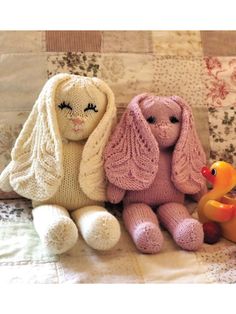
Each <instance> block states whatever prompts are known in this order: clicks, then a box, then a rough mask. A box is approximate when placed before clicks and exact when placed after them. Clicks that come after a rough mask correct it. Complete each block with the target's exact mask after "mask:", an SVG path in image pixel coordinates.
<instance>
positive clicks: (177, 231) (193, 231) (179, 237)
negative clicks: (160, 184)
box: [157, 203, 204, 251]
mask: <svg viewBox="0 0 236 314" xmlns="http://www.w3.org/2000/svg"><path fill="white" fill-rule="evenodd" d="M157 214H158V217H159V218H160V221H161V223H162V224H163V226H165V227H166V229H167V230H168V231H169V232H170V233H171V234H172V236H173V238H174V240H175V242H176V244H178V245H179V246H180V247H181V248H182V249H184V250H188V251H196V250H198V249H199V248H200V246H201V245H202V244H203V237H204V234H203V228H202V225H201V224H200V222H199V221H197V220H196V219H193V218H192V217H191V216H190V215H189V213H188V211H187V209H186V208H185V207H184V206H183V205H182V204H178V203H168V204H165V205H162V206H160V207H159V209H158V211H157Z"/></svg>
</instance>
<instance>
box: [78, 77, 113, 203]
mask: <svg viewBox="0 0 236 314" xmlns="http://www.w3.org/2000/svg"><path fill="white" fill-rule="evenodd" d="M91 80H92V82H93V84H94V85H95V87H96V88H97V89H98V90H99V91H101V92H103V93H104V94H105V95H106V97H107V107H106V111H105V114H104V116H103V117H102V119H101V121H100V123H99V124H98V126H97V127H96V128H95V130H94V131H93V132H92V133H91V135H90V136H89V138H88V140H87V142H86V144H85V147H84V150H83V155H82V160H81V163H80V174H79V182H80V185H81V187H82V189H83V191H84V193H85V194H86V195H87V196H88V197H89V198H90V199H93V200H96V201H105V200H106V176H105V171H104V160H103V151H104V148H105V146H106V143H107V141H108V138H109V136H110V134H111V132H112V130H113V127H114V125H115V124H116V106H115V99H114V94H113V92H112V91H111V89H110V87H109V86H108V85H107V84H106V83H105V82H103V81H102V80H100V79H98V78H91Z"/></svg>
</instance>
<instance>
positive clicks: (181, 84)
mask: <svg viewBox="0 0 236 314" xmlns="http://www.w3.org/2000/svg"><path fill="white" fill-rule="evenodd" d="M203 73H204V64H203V59H202V58H200V57H199V58H198V57H174V56H169V57H168V56H158V55H155V73H154V76H153V80H154V86H155V94H157V95H160V96H170V95H178V96H181V97H183V98H184V99H185V100H186V101H187V102H188V104H189V105H190V106H191V107H192V110H193V114H194V118H195V123H196V128H197V131H198V135H199V137H200V139H201V142H202V144H203V147H204V150H205V152H206V154H207V157H208V156H209V151H210V144H209V127H208V112H207V103H206V89H205V85H204V83H203V80H202V77H203Z"/></svg>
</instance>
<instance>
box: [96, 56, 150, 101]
mask: <svg viewBox="0 0 236 314" xmlns="http://www.w3.org/2000/svg"><path fill="white" fill-rule="evenodd" d="M153 75H154V63H153V56H152V55H150V54H125V53H123V54H121V53H117V54H115V53H114V54H106V53H103V54H102V56H101V72H100V78H101V79H103V80H104V81H106V83H107V84H108V85H109V86H110V87H111V89H112V90H113V92H114V94H115V100H116V103H125V104H126V105H127V104H128V103H129V102H130V100H131V99H132V98H133V97H134V96H135V95H137V94H140V93H144V92H151V91H153Z"/></svg>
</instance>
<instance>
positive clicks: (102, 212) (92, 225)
mask: <svg viewBox="0 0 236 314" xmlns="http://www.w3.org/2000/svg"><path fill="white" fill-rule="evenodd" d="M72 217H73V219H74V221H75V223H76V224H77V226H78V227H79V230H80V232H81V234H82V237H83V238H84V240H85V242H86V243H87V244H88V245H89V246H90V247H92V248H93V249H95V250H102V251H103V250H109V249H111V248H112V247H113V246H115V245H116V243H117V242H118V241H119V239H120V224H119V222H118V220H117V219H116V218H115V217H114V216H112V215H111V214H110V213H108V212H107V210H106V209H105V208H103V207H101V206H86V207H83V208H80V209H77V210H76V211H74V212H73V213H72Z"/></svg>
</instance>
